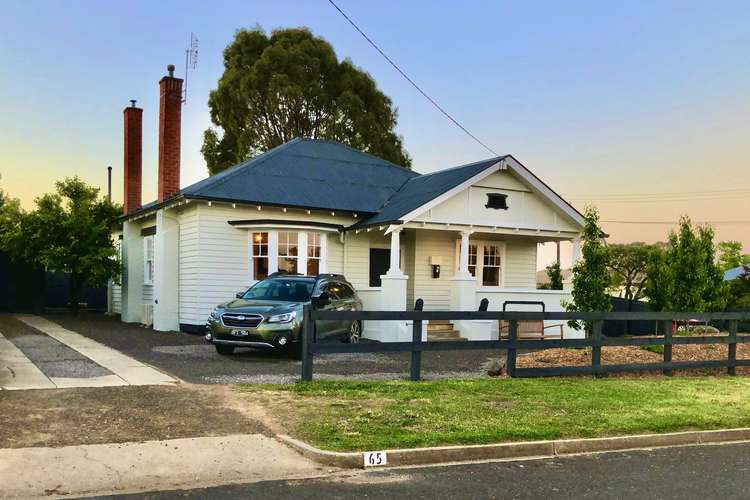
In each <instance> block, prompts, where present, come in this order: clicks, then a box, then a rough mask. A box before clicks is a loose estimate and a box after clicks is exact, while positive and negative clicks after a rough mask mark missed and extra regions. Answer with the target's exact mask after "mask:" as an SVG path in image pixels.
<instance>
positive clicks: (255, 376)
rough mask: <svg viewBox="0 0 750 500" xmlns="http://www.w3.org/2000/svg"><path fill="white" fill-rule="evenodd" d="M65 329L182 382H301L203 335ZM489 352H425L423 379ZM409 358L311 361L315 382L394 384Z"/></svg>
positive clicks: (61, 318) (282, 365)
mask: <svg viewBox="0 0 750 500" xmlns="http://www.w3.org/2000/svg"><path fill="white" fill-rule="evenodd" d="M47 318H48V319H50V320H51V321H55V322H57V323H59V324H61V325H62V326H64V327H65V328H68V329H70V330H73V331H75V332H77V333H80V334H81V335H85V336H87V337H90V338H92V339H94V340H96V341H98V342H101V343H103V344H106V345H108V346H110V347H112V348H114V349H117V350H119V351H121V352H123V353H125V354H127V355H129V356H132V357H134V358H136V359H138V360H139V361H142V362H144V363H148V364H151V365H153V366H155V367H157V368H159V369H161V370H164V371H166V372H167V373H170V374H172V375H174V376H177V377H179V378H181V379H183V380H185V381H188V382H192V383H199V384H231V383H240V382H247V383H291V382H295V381H297V380H298V379H299V375H300V369H301V363H300V362H299V361H296V360H293V359H290V358H289V357H288V356H284V355H282V354H281V353H279V352H274V351H265V350H238V351H236V354H234V355H232V356H219V355H218V354H217V353H216V350H215V349H214V347H213V346H212V345H210V344H206V343H205V342H204V340H203V338H202V337H201V336H198V335H191V334H186V333H179V332H156V331H154V330H151V329H148V328H143V327H141V326H138V325H134V324H127V323H122V322H121V321H119V319H117V318H116V317H112V316H105V315H101V314H92V313H90V314H84V313H82V314H79V315H78V316H72V315H67V314H59V315H49V316H47ZM500 355H504V352H500V351H493V350H481V351H453V352H425V353H423V355H422V374H423V378H425V379H438V378H457V377H462V378H466V377H479V376H483V374H482V373H481V371H480V370H479V365H480V364H481V363H482V362H484V361H486V360H487V358H489V357H492V356H495V357H497V356H500ZM409 359H410V354H409V353H382V354H381V353H378V354H370V353H362V354H359V353H358V354H336V355H333V354H332V355H325V356H319V357H316V358H315V378H316V379H332V378H347V379H367V380H375V379H398V378H402V379H404V378H408V376H409Z"/></svg>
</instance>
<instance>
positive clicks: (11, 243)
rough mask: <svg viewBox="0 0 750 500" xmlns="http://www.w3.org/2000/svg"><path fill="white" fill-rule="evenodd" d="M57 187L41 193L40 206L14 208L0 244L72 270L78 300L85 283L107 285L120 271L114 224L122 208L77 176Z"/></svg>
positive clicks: (21, 256) (16, 254)
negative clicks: (28, 210)
mask: <svg viewBox="0 0 750 500" xmlns="http://www.w3.org/2000/svg"><path fill="white" fill-rule="evenodd" d="M55 187H56V190H55V192H54V193H48V194H45V195H43V196H41V197H39V198H37V199H36V209H34V210H33V211H31V212H28V213H26V212H23V211H21V210H20V209H18V210H16V211H15V212H14V213H13V217H14V220H13V221H12V222H10V223H9V222H8V220H7V219H4V220H5V222H6V227H5V228H4V229H5V231H4V232H3V235H2V239H1V240H0V244H2V248H4V249H5V250H6V251H8V252H9V253H10V255H11V258H13V259H14V260H23V261H26V262H29V263H31V264H34V265H37V266H39V267H43V268H46V269H47V270H49V271H57V272H62V273H69V274H70V301H71V305H72V307H73V308H74V309H75V307H76V306H77V304H78V297H79V295H80V288H81V286H82V284H83V283H84V281H85V282H88V283H89V284H91V285H94V286H98V285H103V284H105V283H106V282H107V280H109V279H110V278H112V277H114V276H116V275H117V274H118V273H119V269H120V268H119V262H118V260H117V252H116V250H115V246H114V243H113V241H112V237H111V230H112V228H113V226H114V225H115V224H116V223H117V219H118V217H119V215H120V214H121V213H122V211H121V208H120V207H117V206H116V205H113V204H112V203H111V202H110V201H109V200H107V199H106V198H104V197H100V196H99V189H97V188H94V187H91V186H88V185H87V184H86V183H84V182H83V181H82V180H80V179H79V178H78V177H74V178H72V179H65V180H64V181H61V182H57V183H56V184H55Z"/></svg>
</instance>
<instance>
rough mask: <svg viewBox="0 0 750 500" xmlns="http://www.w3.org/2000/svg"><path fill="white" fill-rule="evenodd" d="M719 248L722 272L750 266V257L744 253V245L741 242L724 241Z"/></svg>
mask: <svg viewBox="0 0 750 500" xmlns="http://www.w3.org/2000/svg"><path fill="white" fill-rule="evenodd" d="M717 247H718V250H719V269H721V271H722V272H724V271H727V270H729V269H733V268H735V267H740V266H742V265H748V264H750V255H748V254H746V253H742V243H740V242H739V241H722V242H721V243H719V244H718V245H717Z"/></svg>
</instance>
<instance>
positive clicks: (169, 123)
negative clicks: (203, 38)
mask: <svg viewBox="0 0 750 500" xmlns="http://www.w3.org/2000/svg"><path fill="white" fill-rule="evenodd" d="M167 71H169V75H167V76H165V77H163V78H162V79H161V80H160V81H159V187H158V192H159V196H158V201H160V202H161V201H164V200H166V199H168V198H170V197H172V196H174V195H175V194H177V193H178V192H179V191H180V127H181V121H182V78H175V77H174V64H170V65H169V66H167Z"/></svg>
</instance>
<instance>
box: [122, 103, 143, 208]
mask: <svg viewBox="0 0 750 500" xmlns="http://www.w3.org/2000/svg"><path fill="white" fill-rule="evenodd" d="M122 113H123V115H124V116H123V118H124V122H125V148H124V149H125V158H124V160H123V171H124V173H125V175H124V177H125V189H124V191H123V212H124V213H126V214H127V213H129V212H132V211H133V210H136V209H138V208H139V207H140V206H141V179H142V172H143V110H142V109H141V108H136V107H135V100H131V101H130V106H128V107H127V108H125V109H124V110H123V112H122Z"/></svg>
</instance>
